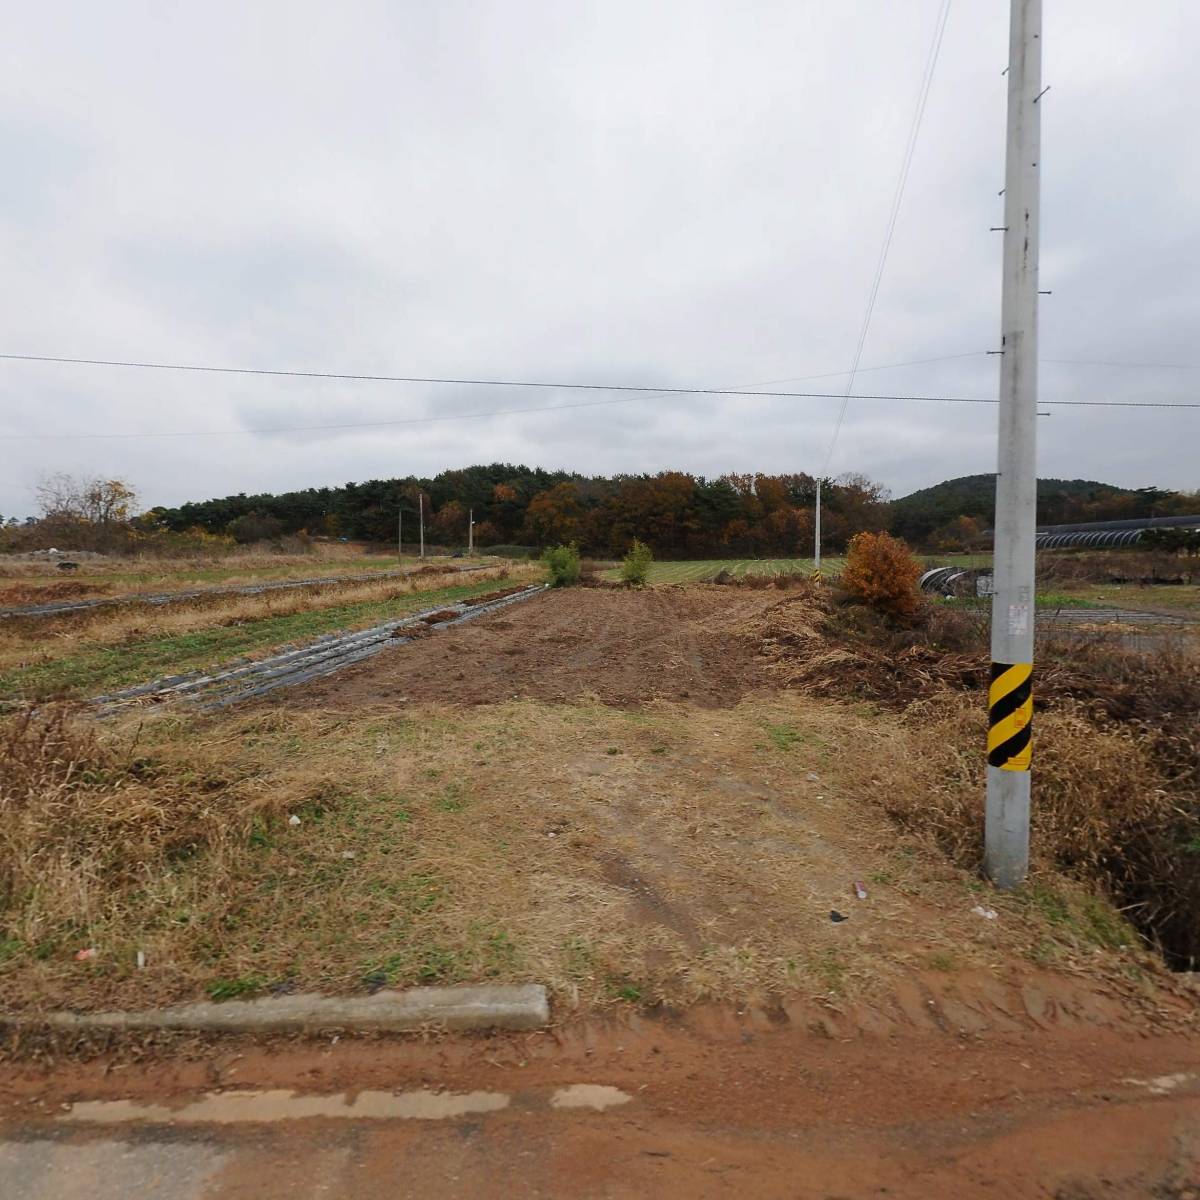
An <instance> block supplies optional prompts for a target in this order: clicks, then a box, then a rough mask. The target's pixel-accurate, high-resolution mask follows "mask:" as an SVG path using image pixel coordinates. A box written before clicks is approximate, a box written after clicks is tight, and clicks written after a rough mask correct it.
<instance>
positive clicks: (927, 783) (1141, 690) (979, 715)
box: [759, 587, 1200, 966]
mask: <svg viewBox="0 0 1200 1200" xmlns="http://www.w3.org/2000/svg"><path fill="white" fill-rule="evenodd" d="M759 629H760V632H761V635H762V637H763V644H764V649H765V650H766V653H767V655H768V656H769V658H770V659H771V663H772V670H773V673H774V674H775V675H776V677H777V678H778V679H780V680H781V681H782V682H784V683H785V684H786V685H787V686H791V687H797V688H802V689H803V690H805V691H809V692H812V693H816V694H821V695H828V696H836V697H842V698H854V699H869V700H871V701H875V702H879V703H883V704H886V705H888V706H889V707H892V708H897V709H899V710H900V711H901V712H902V713H903V719H904V722H905V725H906V726H907V727H908V728H909V729H910V730H911V734H910V736H911V740H912V749H911V753H912V761H913V763H914V764H915V768H914V771H913V772H912V774H911V775H910V776H909V777H907V778H905V777H904V776H903V775H901V776H897V777H896V778H894V779H893V780H892V782H891V783H890V784H889V786H888V789H887V794H886V797H885V799H884V804H885V807H886V808H887V810H888V811H889V812H890V813H891V815H892V816H893V817H894V818H896V819H897V820H898V821H899V822H900V824H901V826H902V827H903V828H905V829H907V830H909V831H911V832H914V833H918V834H921V835H923V836H926V837H928V838H930V839H931V840H932V841H933V842H934V843H936V844H937V845H938V846H939V847H940V848H941V849H942V850H943V851H945V852H946V853H947V854H948V855H949V856H950V858H951V860H952V861H954V862H956V863H958V864H960V865H962V866H964V867H967V868H970V869H973V870H974V869H978V867H979V863H980V852H981V847H982V837H981V830H982V824H983V794H984V763H983V755H982V746H983V745H984V740H985V734H986V723H985V710H984V703H983V697H984V695H985V688H986V679H987V675H986V666H987V648H986V641H985V627H984V626H983V625H982V624H981V623H980V622H979V621H978V619H977V618H974V617H971V616H969V615H967V614H962V613H956V612H950V611H947V610H945V609H941V608H938V607H937V606H934V605H926V607H925V609H924V614H923V617H922V619H921V620H919V621H918V622H917V623H916V624H915V625H913V624H911V623H907V622H906V623H905V625H904V626H902V627H899V628H897V627H896V626H894V625H892V624H890V623H889V622H887V621H886V620H884V619H883V618H881V617H879V616H878V615H877V614H873V613H871V612H870V611H869V610H866V609H863V608H846V607H843V606H839V605H837V604H836V603H835V602H834V601H833V600H832V598H831V597H830V596H829V595H828V594H826V593H824V592H822V591H821V590H820V589H816V588H812V587H807V588H805V589H803V590H802V592H801V594H800V595H798V596H797V597H796V598H795V599H794V600H790V601H784V602H781V603H780V604H779V605H776V606H775V607H774V608H772V609H770V610H768V612H767V613H766V614H765V615H764V617H763V618H762V622H761V625H760V626H759ZM1034 694H1035V702H1036V704H1037V716H1036V718H1035V722H1034V745H1035V755H1034V781H1035V790H1036V797H1037V799H1036V804H1035V806H1034V812H1033V822H1032V824H1033V829H1032V847H1033V854H1034V856H1035V858H1036V859H1037V861H1038V863H1039V864H1040V866H1041V867H1042V868H1043V869H1047V870H1050V869H1053V870H1057V871H1065V872H1067V873H1068V874H1070V875H1071V876H1073V877H1074V878H1076V879H1079V880H1082V881H1086V882H1089V883H1092V884H1099V885H1100V886H1102V887H1103V888H1105V889H1106V890H1107V891H1108V893H1109V894H1110V895H1111V896H1112V897H1113V898H1114V900H1115V902H1116V903H1117V904H1118V905H1119V906H1120V907H1121V908H1122V909H1123V910H1125V911H1126V912H1127V913H1128V914H1129V916H1130V918H1131V919H1132V920H1134V921H1135V922H1136V924H1137V926H1138V927H1139V929H1141V930H1142V932H1143V934H1144V935H1145V936H1147V937H1148V938H1150V939H1151V940H1152V941H1155V942H1157V943H1158V944H1159V945H1160V946H1161V947H1162V948H1163V950H1164V952H1165V953H1166V955H1167V956H1168V958H1169V959H1170V961H1171V962H1172V963H1174V964H1176V965H1180V966H1189V965H1191V964H1192V963H1194V962H1196V961H1197V960H1200V728H1198V726H1197V720H1196V717H1197V714H1200V657H1197V656H1195V655H1192V654H1189V653H1187V652H1186V651H1184V650H1183V649H1181V648H1180V646H1179V645H1178V644H1177V643H1174V642H1171V641H1169V640H1164V641H1163V642H1162V643H1161V645H1160V647H1159V648H1158V649H1157V650H1151V651H1145V650H1141V651H1138V650H1131V649H1128V648H1124V647H1123V646H1122V645H1121V643H1120V642H1119V641H1118V640H1116V639H1107V640H1106V639H1102V638H1101V639H1097V638H1089V639H1078V638H1073V639H1070V640H1065V641H1061V642H1058V643H1054V642H1051V643H1049V644H1046V645H1039V663H1038V671H1037V674H1036V676H1035V693H1034Z"/></svg>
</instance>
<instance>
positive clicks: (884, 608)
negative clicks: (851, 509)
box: [841, 533, 922, 617]
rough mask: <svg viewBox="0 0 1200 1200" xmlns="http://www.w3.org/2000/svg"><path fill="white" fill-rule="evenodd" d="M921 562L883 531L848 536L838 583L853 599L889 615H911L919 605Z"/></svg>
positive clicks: (902, 544) (906, 547)
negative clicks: (847, 548) (839, 582)
mask: <svg viewBox="0 0 1200 1200" xmlns="http://www.w3.org/2000/svg"><path fill="white" fill-rule="evenodd" d="M921 569H922V568H921V564H920V562H919V561H918V560H917V558H916V557H915V556H914V555H913V553H912V551H911V550H909V548H908V546H907V544H906V543H904V542H902V541H901V540H900V539H899V538H894V537H892V536H891V535H890V534H887V533H856V534H855V535H854V537H852V538H851V539H850V547H849V550H848V551H847V554H846V567H845V570H843V571H842V577H841V584H842V588H843V589H844V590H845V591H846V593H847V594H848V595H849V596H851V597H852V598H853V599H855V600H857V601H859V602H860V603H862V604H866V605H868V606H869V607H870V608H873V609H875V610H877V611H878V612H882V613H886V614H887V615H888V616H891V617H912V616H914V615H915V614H916V613H917V611H918V610H919V609H920V606H921V597H920V593H919V592H918V591H917V580H918V579H919V578H920V577H921Z"/></svg>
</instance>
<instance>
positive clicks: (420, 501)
mask: <svg viewBox="0 0 1200 1200" xmlns="http://www.w3.org/2000/svg"><path fill="white" fill-rule="evenodd" d="M417 510H418V511H419V512H420V514H421V518H420V520H421V557H422V558H424V557H425V493H424V492H418V493H417Z"/></svg>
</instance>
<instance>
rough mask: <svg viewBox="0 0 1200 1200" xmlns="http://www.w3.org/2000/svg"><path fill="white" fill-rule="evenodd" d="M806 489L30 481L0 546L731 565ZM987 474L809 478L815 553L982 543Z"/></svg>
mask: <svg viewBox="0 0 1200 1200" xmlns="http://www.w3.org/2000/svg"><path fill="white" fill-rule="evenodd" d="M816 482H817V481H816V479H815V478H814V477H813V476H811V475H807V474H804V473H802V472H801V473H797V474H783V475H766V474H762V473H755V474H727V475H720V476H717V477H714V478H707V477H704V476H698V475H691V474H688V473H686V472H683V471H660V472H659V473H657V474H654V475H649V474H643V475H614V476H602V475H591V476H588V475H580V474H573V473H570V472H567V471H545V470H542V469H540V468H532V467H525V466H519V465H514V464H511V463H492V464H490V465H480V466H472V467H467V468H464V469H462V470H452V471H442V472H441V473H439V474H438V475H435V476H434V477H433V478H431V479H420V478H417V477H415V476H408V477H405V478H403V479H372V480H367V481H366V482H364V483H347V484H344V485H342V486H341V487H323V488H305V489H303V490H300V491H292V492H281V493H278V494H275V493H270V492H263V493H259V494H257V495H246V494H239V495H236V496H225V497H221V498H216V499H212V500H201V501H195V502H191V503H187V504H182V505H179V506H178V507H176V508H166V507H156V508H151V509H149V510H147V511H145V512H139V511H138V505H137V497H136V494H135V492H134V490H133V489H132V488H131V487H130V486H128V484H126V483H125V482H124V481H121V480H98V479H97V480H82V481H81V480H74V479H72V478H70V477H68V476H65V475H57V476H52V477H50V478H48V479H46V480H43V481H42V483H41V485H40V486H39V488H38V492H37V499H38V507H39V510H40V514H41V515H40V516H39V517H37V518H30V519H29V520H28V521H26V522H25V523H24V524H23V525H22V524H19V523H12V522H10V523H8V524H7V525H5V526H4V528H3V530H2V531H0V548H7V549H21V548H35V547H38V546H41V545H43V544H44V545H46V546H49V545H56V544H57V545H60V546H66V547H70V548H75V549H97V550H104V551H106V552H113V553H122V552H133V551H136V550H147V551H150V550H153V551H159V552H179V553H187V552H196V551H201V550H204V549H207V548H212V547H215V545H216V543H217V542H221V543H223V544H225V545H230V544H232V543H233V542H241V543H253V542H262V541H278V540H279V539H281V538H294V537H296V536H299V537H326V538H346V539H349V540H354V541H367V542H377V543H382V542H394V541H395V540H396V536H397V531H398V524H399V522H400V521H401V520H403V521H404V523H405V541H406V542H413V541H415V540H416V536H417V514H418V511H419V509H423V510H424V514H425V530H426V537H427V540H428V541H429V542H430V543H431V544H434V545H443V546H461V545H464V544H465V543H466V541H467V529H468V522H469V520H470V519H471V517H472V516H473V517H474V522H475V524H474V537H475V543H476V545H478V546H480V547H482V548H490V547H506V546H507V547H531V548H542V547H545V546H552V545H559V544H565V543H570V542H574V543H576V544H577V545H578V546H579V548H580V549H581V550H582V551H583V552H584V553H586V554H590V555H594V556H604V557H609V556H619V555H622V554H624V553H625V552H626V551H627V550H628V549H629V547H630V545H631V544H632V543H633V540H634V538H638V539H640V540H641V541H642V542H644V543H645V544H646V545H648V546H649V547H650V548H651V549H652V551H653V552H654V554H655V556H656V557H659V558H672V557H674V558H708V557H726V556H730V555H745V556H758V557H791V556H795V555H804V556H807V555H810V554H811V553H812V549H813V526H814V521H813V509H814V505H815V502H816ZM994 496H995V476H993V475H971V476H964V477H962V478H960V479H951V480H947V481H946V482H944V483H940V484H938V485H936V486H935V487H932V488H923V489H922V490H920V491H918V492H914V493H912V494H911V495H909V496H905V497H903V498H901V499H899V500H894V501H893V500H889V498H888V495H887V492H886V490H885V489H884V488H883V487H882V486H881V485H880V484H877V483H874V482H873V481H871V480H870V479H868V478H866V477H865V476H863V475H857V474H848V475H842V476H840V477H838V478H837V479H832V480H825V481H823V483H822V525H821V530H822V539H821V541H822V549H823V550H824V551H826V552H828V553H838V552H840V551H841V550H843V549H844V548H845V546H846V544H847V543H848V541H849V540H850V538H851V537H853V536H854V535H855V534H856V533H864V532H880V531H887V532H890V533H892V534H895V535H897V536H900V537H902V538H904V539H905V540H906V541H907V542H909V544H910V545H912V546H914V547H916V548H918V549H924V550H933V551H940V552H951V551H958V550H972V549H986V548H988V546H989V544H990V527H991V519H992V509H993V503H994ZM1196 512H1200V495H1198V494H1197V493H1194V492H1193V493H1187V492H1170V491H1165V490H1163V489H1159V488H1142V489H1138V490H1132V489H1128V488H1118V487H1114V486H1112V485H1109V484H1103V483H1098V482H1095V481H1089V480H1056V479H1043V480H1041V481H1039V484H1038V521H1039V523H1041V524H1066V523H1074V522H1084V521H1099V520H1113V519H1120V518H1125V517H1142V516H1169V515H1175V514H1185V513H1187V514H1190V513H1196Z"/></svg>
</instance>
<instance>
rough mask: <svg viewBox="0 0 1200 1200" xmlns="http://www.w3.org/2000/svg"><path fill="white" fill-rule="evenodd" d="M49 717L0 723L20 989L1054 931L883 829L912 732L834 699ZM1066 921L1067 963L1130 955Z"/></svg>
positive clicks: (840, 976)
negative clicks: (91, 724)
mask: <svg viewBox="0 0 1200 1200" xmlns="http://www.w3.org/2000/svg"><path fill="white" fill-rule="evenodd" d="M15 728H16V727H14V729H15ZM47 729H48V730H49V732H48V733H46V734H43V733H42V732H40V731H39V727H37V726H33V725H26V726H25V727H24V729H23V730H20V729H17V730H16V732H13V733H11V734H10V736H9V737H8V738H7V740H6V742H5V743H4V744H5V745H6V746H8V747H9V750H8V751H6V753H9V754H11V755H12V756H13V757H14V759H15V760H17V761H20V762H26V763H28V764H29V765H28V766H27V767H23V768H22V769H21V771H20V772H17V773H14V775H13V778H14V779H16V778H19V779H21V780H24V782H21V783H18V784H13V785H11V790H10V793H6V804H11V805H12V806H13V809H14V813H16V814H17V815H18V816H19V819H18V820H16V821H14V822H13V823H12V825H11V827H12V828H13V829H14V830H15V831H16V832H15V833H14V834H13V835H12V838H11V839H10V840H8V841H6V842H5V843H4V848H3V854H4V856H5V867H4V870H5V872H6V874H5V876H4V877H5V878H6V879H7V880H11V881H12V883H11V884H10V885H9V886H8V888H7V892H6V898H5V909H4V912H3V917H4V921H5V925H6V926H7V929H8V933H7V938H8V940H7V941H6V942H5V943H4V946H5V950H6V954H7V958H6V959H5V960H4V961H3V962H0V981H2V985H3V991H4V993H5V996H6V998H10V999H9V1000H8V1003H10V1004H11V1005H12V1006H13V1007H20V1008H23V1009H25V1010H36V1009H38V1008H44V1007H49V1006H54V1005H64V1004H66V1005H71V1006H77V1007H80V1008H90V1007H102V1006H108V1005H119V1004H126V1005H139V1004H147V1003H156V1002H165V1001H169V1000H179V999H185V998H191V997H195V996H197V995H203V994H204V992H205V991H210V992H212V993H213V994H216V995H221V996H226V995H235V994H248V993H253V992H256V991H268V990H270V989H271V988H274V987H281V986H286V987H295V988H298V989H299V988H316V989H323V990H328V991H342V992H345V991H351V992H353V991H361V990H364V989H370V988H372V987H376V986H382V985H403V984H411V983H420V982H455V981H459V980H477V979H497V980H513V981H517V980H530V979H533V980H539V981H544V982H546V983H548V984H549V985H550V987H551V988H552V990H553V992H554V993H555V995H556V997H557V999H558V1000H559V1002H560V1003H563V1004H565V1005H566V1006H567V1007H570V1006H571V1005H573V1004H576V1003H578V1004H579V1005H582V1006H595V1005H605V1004H612V1003H619V1002H622V1001H627V1000H641V1001H654V1000H657V1001H664V1002H667V1003H672V1004H683V1003H688V1002H691V1001H696V1000H702V999H709V1000H732V999H744V998H748V997H749V998H753V997H759V998H765V997H776V996H782V995H788V994H795V993H800V994H801V995H807V996H812V997H820V998H824V999H826V1000H828V1001H829V1002H830V1003H837V1002H840V1000H842V999H845V998H847V997H851V996H854V995H864V994H871V993H872V992H874V991H876V990H878V989H880V988H885V987H887V986H888V984H889V981H895V980H898V979H899V978H901V977H902V976H904V975H906V974H907V973H909V972H911V971H912V970H914V969H920V968H921V967H922V965H923V964H925V963H926V962H927V961H930V960H931V959H937V960H938V961H943V960H953V962H954V963H955V964H957V965H958V966H961V967H962V968H964V969H970V968H975V969H981V970H995V969H998V968H999V967H1000V965H1001V964H1003V963H1007V962H1009V961H1010V960H1011V957H1012V956H1013V955H1021V954H1025V955H1029V954H1033V953H1035V951H1036V950H1037V948H1038V947H1043V948H1044V947H1046V946H1050V947H1052V948H1054V952H1055V953H1059V952H1061V953H1062V954H1064V955H1068V956H1070V955H1074V954H1075V953H1076V940H1077V933H1076V931H1074V930H1072V931H1070V934H1069V936H1067V934H1065V933H1063V932H1062V931H1059V930H1056V928H1055V927H1054V925H1053V923H1052V922H1051V921H1049V920H1048V919H1047V918H1046V916H1045V915H1044V914H1042V913H1040V912H1039V911H1037V910H1036V909H1035V908H1031V907H1030V906H1029V905H1028V904H1027V903H1025V902H1023V901H1021V900H1019V899H1017V898H1014V897H998V896H989V897H988V900H987V902H988V903H989V904H993V905H994V906H996V907H998V908H999V909H1000V910H1001V913H1002V920H1001V921H998V922H984V921H981V920H980V919H979V918H978V917H977V916H975V915H973V914H972V912H971V908H972V906H973V905H974V904H976V903H978V901H979V896H978V895H977V894H976V892H975V890H974V889H976V888H977V887H978V884H977V883H976V882H975V881H974V878H973V877H972V875H971V874H970V873H969V872H966V871H963V870H959V869H957V868H954V867H951V866H949V865H947V862H946V860H945V858H944V857H943V856H942V855H941V854H940V853H939V852H936V851H934V850H931V849H926V848H924V845H923V840H922V839H921V838H916V837H903V836H902V837H900V838H897V836H896V833H895V829H894V826H893V825H892V824H891V822H890V821H889V819H888V818H887V816H886V815H885V814H884V813H883V812H882V811H881V809H880V808H879V806H878V803H877V801H878V798H879V797H878V793H879V791H880V789H881V788H882V789H884V790H887V789H891V788H895V787H900V786H908V784H907V783H906V782H905V781H906V780H908V779H909V774H908V773H909V772H911V770H912V761H913V760H912V750H911V744H910V739H911V736H912V733H911V730H910V729H909V728H908V727H907V726H906V725H905V724H904V723H902V722H901V721H899V720H898V719H897V718H895V717H893V716H883V715H880V714H869V713H863V712H858V711H855V710H854V709H853V708H850V707H847V706H845V705H841V704H836V703H830V702H827V701H813V700H810V699H807V698H805V697H803V696H798V695H781V696H775V697H772V698H759V699H751V700H746V701H744V702H743V703H742V704H741V705H739V706H738V707H737V708H735V709H732V710H723V711H714V710H697V709H691V708H687V707H683V706H677V705H666V704H661V705H656V706H652V707H651V708H650V709H647V710H640V711H637V712H631V711H623V710H620V709H615V708H611V707H606V706H602V705H598V704H587V703H585V704H580V705H545V704H540V703H536V702H529V701H525V702H513V703H506V704H503V705H496V706H490V707H487V708H483V709H477V710H473V711H472V713H471V715H470V721H469V723H467V722H465V721H464V718H463V714H462V713H461V712H459V711H455V710H449V709H439V708H436V707H432V708H430V707H425V708H416V709H407V710H402V711H400V712H397V711H395V710H383V709H380V710H376V711H371V710H366V711H359V712H357V713H353V714H346V713H323V712H308V713H298V712H288V713H284V712H278V711H277V712H261V711H260V712H255V713H248V714H240V715H226V716H223V717H219V718H216V717H214V718H189V719H188V720H186V721H185V720H182V719H180V718H174V717H160V718H159V719H158V720H156V721H152V722H151V723H149V724H147V725H146V726H145V727H144V728H143V729H142V731H141V733H140V736H138V737H137V738H136V740H135V737H134V730H133V728H132V727H125V728H116V729H113V730H112V731H106V732H105V733H104V734H103V735H101V736H100V739H99V740H97V739H96V737H94V736H93V735H91V734H87V733H79V732H73V731H72V727H70V726H69V725H62V724H57V725H53V724H52V725H50V726H47ZM864 744H871V745H873V746H875V747H876V753H875V755H874V756H873V757H872V759H871V760H870V761H871V763H872V771H873V772H874V774H867V773H864V767H863V764H864V762H866V761H867V760H865V759H864V756H863V754H862V747H863V745H864ZM9 795H11V797H12V798H11V800H10V799H7V797H8V796H9ZM293 813H294V814H296V815H297V816H298V817H299V818H300V824H299V825H294V826H293V825H291V824H289V823H288V819H287V818H288V814H293ZM6 815H8V814H6ZM855 879H860V880H863V881H865V882H866V884H867V887H868V890H869V892H870V898H869V901H867V902H860V901H856V900H855V899H854V896H853V891H852V883H853V881H854V880H855ZM831 909H839V910H841V911H842V912H844V913H847V914H849V916H850V920H849V922H846V923H843V924H834V923H833V922H831V921H830V919H829V913H830V910H831ZM81 947H95V948H96V950H97V955H96V957H95V959H93V960H91V961H87V962H77V961H75V959H74V957H73V956H74V952H75V951H76V950H77V949H78V948H81ZM1084 948H1085V949H1086V953H1087V955H1088V958H1087V962H1088V964H1089V969H1091V970H1096V969H1101V968H1102V967H1103V966H1104V964H1107V969H1110V970H1113V971H1115V972H1117V973H1118V975H1122V977H1123V973H1124V972H1126V971H1127V969H1129V967H1130V964H1131V963H1132V962H1134V961H1136V960H1133V959H1130V958H1129V955H1128V953H1127V952H1121V951H1119V950H1116V949H1113V948H1111V947H1109V948H1104V949H1102V950H1101V952H1100V954H1099V955H1098V956H1097V955H1094V954H1093V951H1094V950H1095V949H1096V946H1095V944H1093V943H1091V942H1088V943H1087V944H1086V946H1085V947H1084ZM139 949H140V950H143V951H145V953H146V956H147V964H148V965H147V967H146V969H145V970H144V971H139V970H137V968H136V966H135V961H136V955H137V951H138V950H139ZM1098 964H1099V965H1098Z"/></svg>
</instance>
